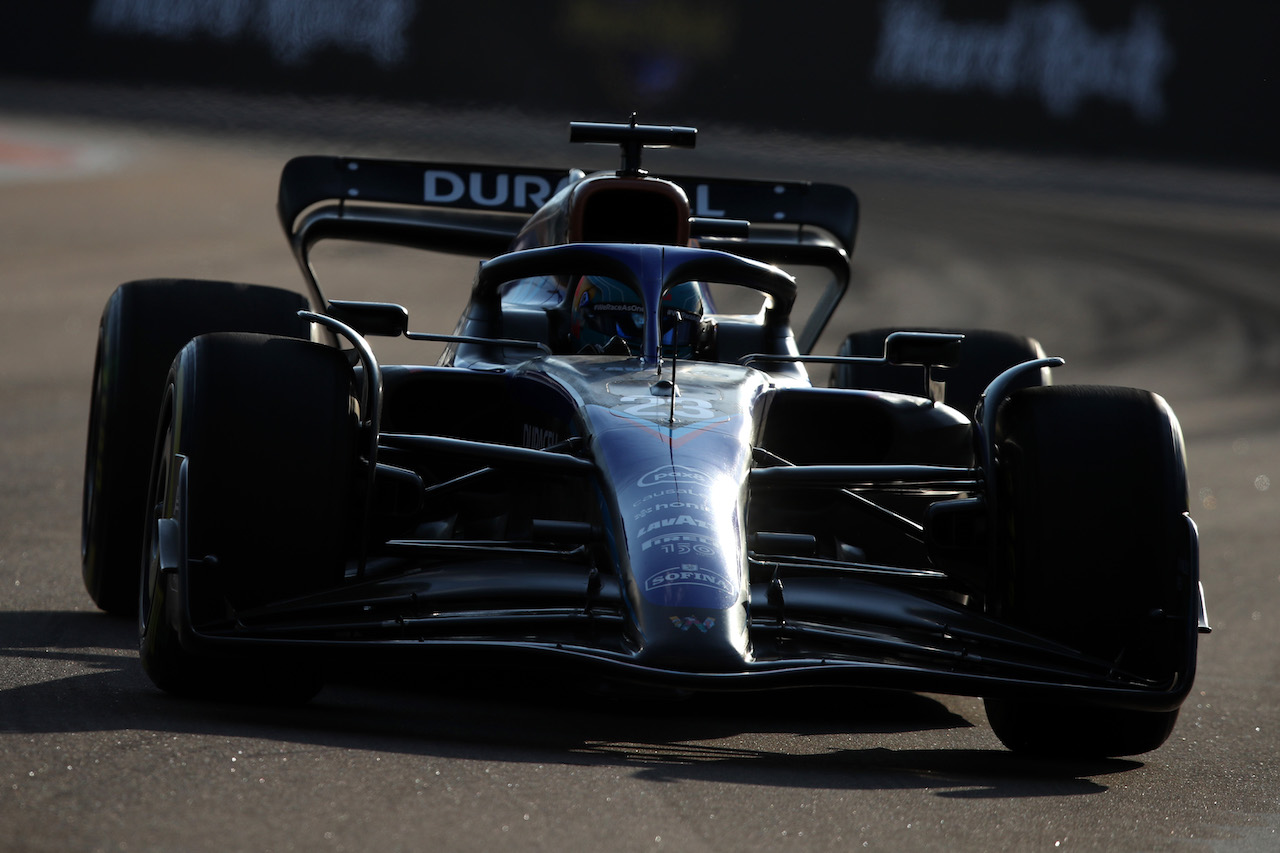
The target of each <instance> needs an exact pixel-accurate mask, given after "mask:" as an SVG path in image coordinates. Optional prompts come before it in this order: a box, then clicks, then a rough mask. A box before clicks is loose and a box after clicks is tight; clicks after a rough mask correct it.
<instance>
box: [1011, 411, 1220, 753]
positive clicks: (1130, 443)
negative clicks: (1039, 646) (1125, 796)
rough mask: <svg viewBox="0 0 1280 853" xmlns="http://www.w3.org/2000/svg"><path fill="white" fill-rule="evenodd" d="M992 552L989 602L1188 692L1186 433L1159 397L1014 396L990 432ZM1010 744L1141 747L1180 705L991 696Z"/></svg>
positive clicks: (1191, 633) (1168, 727)
mask: <svg viewBox="0 0 1280 853" xmlns="http://www.w3.org/2000/svg"><path fill="white" fill-rule="evenodd" d="M995 432H996V434H995V441H996V444H997V449H998V465H999V467H998V472H999V477H998V479H999V482H998V483H997V486H996V489H997V491H996V499H997V502H998V503H997V507H998V512H999V525H998V526H999V530H998V531H997V533H996V535H997V542H998V544H999V549H998V552H999V555H1000V556H999V559H998V565H997V567H996V574H995V576H994V577H993V579H992V580H993V583H992V589H991V591H990V593H989V597H988V610H990V611H991V612H992V613H993V614H994V615H996V616H998V617H999V618H1001V619H1002V620H1003V621H1006V622H1008V623H1010V624H1012V625H1014V626H1017V627H1020V628H1024V629H1026V630H1028V631H1030V632H1032V633H1035V634H1037V635H1039V636H1043V637H1047V638H1049V639H1051V640H1055V641H1057V642H1059V643H1062V644H1063V645H1066V646H1069V647H1071V648H1073V649H1076V650H1077V651H1078V652H1080V654H1082V655H1086V656H1089V657H1091V658H1093V659H1097V660H1101V661H1106V662H1109V664H1110V665H1111V667H1112V668H1113V669H1114V670H1115V671H1116V672H1121V673H1125V674H1128V675H1129V676H1130V677H1132V678H1138V679H1141V680H1143V681H1144V682H1145V683H1147V684H1149V685H1151V686H1152V687H1153V688H1157V689H1169V688H1170V687H1171V686H1172V685H1174V684H1178V685H1180V687H1181V688H1182V689H1183V690H1187V689H1190V681H1191V678H1192V677H1193V676H1194V661H1195V647H1196V640H1197V629H1198V618H1197V617H1198V608H1197V602H1198V594H1199V591H1198V578H1197V577H1196V556H1195V553H1194V550H1195V544H1194V535H1193V533H1192V532H1191V526H1190V521H1189V518H1188V517H1187V511H1188V499H1187V471H1186V456H1185V451H1184V448H1183V441H1182V432H1181V429H1180V428H1179V426H1178V422H1177V419H1176V418H1175V417H1174V415H1173V412H1172V411H1171V410H1170V409H1169V407H1168V405H1167V404H1166V403H1165V401H1164V400H1163V399H1161V398H1160V397H1158V396H1156V395H1155V394H1151V393H1149V392H1147V391H1139V390H1135V389H1131V388H1107V387H1093V386H1057V387H1046V388H1032V389H1027V390H1023V391H1019V392H1017V393H1015V394H1013V395H1012V396H1011V397H1009V398H1008V400H1007V401H1006V402H1005V403H1004V405H1003V406H1002V407H1001V409H1000V411H999V413H998V415H997V419H996V429H995ZM986 707H987V717H988V719H989V721H990V723H991V726H992V729H993V730H994V731H995V733H996V736H997V737H999V738H1000V740H1001V741H1002V742H1003V743H1004V744H1005V745H1006V746H1008V747H1009V748H1010V749H1013V750H1017V751H1020V752H1029V753H1037V754H1052V755H1062V756H1082V755H1089V756H1119V755H1136V754H1139V753H1143V752H1148V751H1150V750H1153V749H1155V748H1157V747H1159V746H1160V745H1161V744H1162V743H1164V741H1165V740H1166V739H1167V738H1168V736H1169V734H1170V732H1171V731H1172V730H1173V726H1174V723H1175V722H1176V720H1177V715H1178V711H1177V709H1176V708H1175V709H1173V710H1152V711H1148V710H1134V709H1124V708H1111V707H1105V706H1100V705H1092V704H1085V703H1082V702H1070V701H1054V702H1052V703H1049V702H1040V701H1026V700H1023V699H1016V698H988V699H987V700H986Z"/></svg>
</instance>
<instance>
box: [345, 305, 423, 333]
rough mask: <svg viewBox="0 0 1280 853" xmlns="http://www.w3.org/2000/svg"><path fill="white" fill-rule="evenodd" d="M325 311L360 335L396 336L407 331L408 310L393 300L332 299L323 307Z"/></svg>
mask: <svg viewBox="0 0 1280 853" xmlns="http://www.w3.org/2000/svg"><path fill="white" fill-rule="evenodd" d="M325 313H326V314H328V315H329V316H330V317H333V318H334V319H335V320H340V321H342V322H343V323H346V324H347V325H348V326H350V327H351V328H353V329H355V330H356V331H357V332H359V333H360V334H362V335H378V336H380V337H384V338H398V337H402V336H403V335H404V334H405V333H406V332H408V331H409V312H408V311H407V310H406V309H405V307H404V306H403V305H397V304H395V303H394V302H348V301H345V300H332V301H330V302H329V304H328V305H327V306H326V307H325Z"/></svg>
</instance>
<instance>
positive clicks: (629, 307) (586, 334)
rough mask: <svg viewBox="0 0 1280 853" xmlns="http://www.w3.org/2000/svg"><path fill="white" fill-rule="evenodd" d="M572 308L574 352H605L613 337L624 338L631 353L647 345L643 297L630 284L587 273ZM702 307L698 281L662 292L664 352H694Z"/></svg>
mask: <svg viewBox="0 0 1280 853" xmlns="http://www.w3.org/2000/svg"><path fill="white" fill-rule="evenodd" d="M570 311H571V315H570V324H569V337H570V341H571V343H572V345H573V349H574V351H575V352H583V351H594V352H605V351H606V350H607V349H608V348H609V347H610V343H611V342H612V341H613V340H614V339H621V341H622V342H623V343H625V344H626V347H627V351H628V352H629V353H631V354H632V355H635V354H638V353H640V352H641V351H642V349H643V348H644V322H645V316H644V300H643V299H642V298H641V297H640V294H638V293H636V292H635V291H634V290H633V289H632V288H631V287H630V286H629V285H626V284H623V283H622V282H620V281H618V280H617V279H613V278H606V277H604V276H596V275H587V276H583V277H582V278H581V279H579V280H578V284H577V287H576V288H575V289H574V292H573V299H572V303H571V309H570ZM702 311H703V304H702V294H701V292H700V291H699V289H698V286H697V284H695V283H694V282H691V281H687V282H684V283H683V284H678V285H676V286H675V287H673V288H671V289H670V290H668V291H667V292H666V293H664V294H663V295H662V308H661V312H660V317H661V320H662V337H661V342H662V354H663V355H667V356H675V357H677V358H691V357H692V356H693V354H694V351H695V350H696V348H697V338H698V328H699V323H700V321H701V319H702ZM614 346H615V347H616V346H617V345H616V344H615V345H614Z"/></svg>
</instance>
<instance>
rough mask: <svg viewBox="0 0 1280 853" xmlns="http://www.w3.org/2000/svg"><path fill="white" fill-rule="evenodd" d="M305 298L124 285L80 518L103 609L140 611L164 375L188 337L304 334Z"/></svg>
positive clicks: (97, 382) (104, 350)
mask: <svg viewBox="0 0 1280 853" xmlns="http://www.w3.org/2000/svg"><path fill="white" fill-rule="evenodd" d="M307 307H308V304H307V300H306V299H305V298H304V297H303V296H302V295H300V294H297V293H293V292H290V291H287V290H281V289H278V288H273V287H261V286H257V285H246V284H232V283H229V282H219V281H188V280H180V279H157V280H152V281H135V282H130V283H128V284H123V285H121V286H120V287H118V288H117V289H116V291H115V292H114V293H113V294H112V295H111V298H110V299H108V300H107V305H106V308H105V310H104V311H103V313H102V321H101V325H100V327H99V330H98V350H97V356H96V358H95V362H94V368H93V392H92V397H91V400H90V406H89V436H88V442H87V446H86V450H85V471H84V496H83V504H82V514H81V540H80V543H81V547H80V551H81V568H82V572H83V574H84V585H85V588H86V589H87V590H88V592H89V595H90V597H91V598H92V599H93V601H94V603H95V604H97V605H98V607H100V608H102V609H103V610H106V611H107V612H109V613H115V614H118V615H122V616H130V615H133V614H134V612H135V611H136V608H137V606H138V577H139V575H140V573H141V566H142V561H143V542H142V538H143V523H144V520H145V518H146V516H147V515H148V513H149V511H150V510H149V507H147V506H146V503H145V501H146V492H147V472H148V470H149V466H150V462H151V454H152V449H153V448H152V443H153V440H154V439H155V435H156V421H157V417H158V414H159V411H160V398H161V395H162V394H163V392H164V383H165V375H166V374H167V372H168V370H169V365H170V364H172V363H173V359H174V356H176V355H177V354H178V350H180V349H181V348H182V346H183V345H184V344H186V342H187V341H189V340H191V339H192V338H193V337H195V336H196V335H199V334H204V333H206V332H213V331H227V330H243V331H250V332H264V333H269V334H276V335H287V336H290V337H297V338H306V337H308V335H309V333H310V328H309V324H308V323H307V322H306V321H305V320H303V319H301V318H300V317H298V311H299V310H301V309H305V308H307Z"/></svg>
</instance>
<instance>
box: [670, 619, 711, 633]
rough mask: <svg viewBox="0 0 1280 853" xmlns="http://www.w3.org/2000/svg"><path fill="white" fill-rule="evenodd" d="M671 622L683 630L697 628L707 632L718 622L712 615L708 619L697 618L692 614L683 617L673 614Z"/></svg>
mask: <svg viewBox="0 0 1280 853" xmlns="http://www.w3.org/2000/svg"><path fill="white" fill-rule="evenodd" d="M671 624H672V626H673V627H676V628H679V629H680V630H681V631H688V630H689V629H690V628H697V629H698V630H699V631H701V632H702V633H704V634H705V633H707V630H708V629H710V628H712V627H713V626H714V625H715V624H716V620H715V619H713V618H711V617H710V616H708V617H707V618H706V619H695V618H694V617H692V616H685V617H683V618H681V617H679V616H672V617H671Z"/></svg>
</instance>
